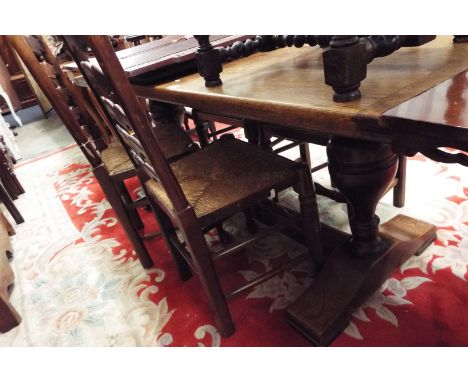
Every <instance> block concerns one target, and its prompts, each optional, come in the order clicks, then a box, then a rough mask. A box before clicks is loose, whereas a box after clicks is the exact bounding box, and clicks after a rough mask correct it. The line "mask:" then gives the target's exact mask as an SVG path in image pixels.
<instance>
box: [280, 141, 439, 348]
mask: <svg viewBox="0 0 468 382" xmlns="http://www.w3.org/2000/svg"><path fill="white" fill-rule="evenodd" d="M327 153H328V161H329V170H330V175H331V177H332V179H333V181H334V182H335V184H336V186H337V187H338V189H339V190H340V191H341V193H342V194H343V195H344V196H345V198H346V199H347V201H348V215H349V222H350V226H351V231H352V235H348V234H345V233H339V234H337V233H336V230H335V231H334V235H333V238H334V239H333V241H334V243H335V247H334V250H333V251H332V252H331V253H329V254H328V255H327V254H326V255H325V261H324V265H323V267H322V269H321V271H320V273H318V274H317V276H316V278H315V279H314V281H313V282H312V284H311V285H310V287H309V288H308V289H306V291H305V292H304V293H303V294H302V295H301V296H300V297H299V298H298V299H297V300H296V301H295V302H294V303H293V304H291V306H290V307H289V308H288V310H287V314H288V322H289V323H290V324H291V325H292V326H294V327H295V328H296V329H298V330H299V331H300V332H301V333H302V334H303V335H304V336H305V337H307V338H308V339H309V340H311V341H312V342H313V343H314V344H317V345H327V344H329V343H330V342H331V341H333V340H334V339H335V338H336V337H337V336H338V335H339V334H340V333H341V332H342V331H343V330H344V329H345V328H346V326H347V325H348V323H349V321H350V320H351V316H352V314H353V312H354V311H355V310H356V309H357V308H358V307H359V306H361V305H362V304H363V303H364V302H365V301H366V300H367V299H368V298H369V297H370V296H371V295H372V294H373V293H374V292H375V291H376V290H377V289H378V288H379V287H380V286H381V285H382V284H383V282H384V281H385V280H386V279H388V278H389V277H390V275H391V274H392V273H393V272H394V271H395V270H396V269H397V268H399V267H400V266H401V265H402V264H403V263H404V262H405V261H406V260H408V258H409V257H411V256H413V255H418V254H420V253H421V252H422V251H423V250H424V249H425V248H426V247H427V246H428V245H429V244H430V243H431V242H432V241H434V240H435V238H436V235H435V227H434V226H433V225H431V224H429V223H425V222H423V221H420V220H417V219H413V218H409V217H407V216H404V215H397V216H396V217H394V218H393V219H391V220H390V221H388V222H386V223H385V224H382V225H380V226H379V218H378V217H377V216H376V214H375V208H376V206H377V203H378V201H379V199H380V198H381V197H382V196H383V194H384V193H385V191H386V190H387V188H388V186H389V185H390V183H391V182H392V180H393V178H394V177H395V175H396V172H397V167H398V158H397V156H396V155H395V154H394V153H392V151H391V149H390V146H388V145H385V144H381V143H373V142H364V141H357V140H352V139H347V138H338V137H334V138H332V139H331V141H330V142H329V144H328V146H327ZM323 228H324V229H323V230H322V232H323V237H324V238H325V237H326V235H327V232H328V231H330V228H327V227H325V226H324V227H323ZM326 244H327V243H326V240H325V241H324V245H326Z"/></svg>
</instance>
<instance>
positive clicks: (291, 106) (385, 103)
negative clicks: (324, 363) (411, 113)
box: [134, 36, 468, 141]
mask: <svg viewBox="0 0 468 382" xmlns="http://www.w3.org/2000/svg"><path fill="white" fill-rule="evenodd" d="M467 58H468V44H464V43H461V44H453V43H452V37H451V36H440V37H438V38H436V39H435V40H434V41H432V42H430V43H428V44H426V45H423V46H419V47H414V48H401V49H400V50H398V51H396V52H395V53H393V54H392V55H390V56H387V57H383V58H377V59H376V60H374V61H373V62H372V63H370V64H369V65H368V73H367V78H366V79H365V80H364V81H363V82H362V85H361V93H362V98H361V99H359V100H356V101H352V102H348V103H336V102H334V101H333V99H332V89H331V87H329V86H327V85H325V83H324V75H323V64H322V52H321V49H320V48H318V47H314V48H311V47H304V48H301V49H297V48H283V49H279V50H276V51H273V52H268V53H256V54H254V55H252V56H251V57H248V58H244V59H241V60H237V61H234V62H231V63H228V64H225V65H224V70H223V72H222V73H221V79H222V81H223V85H222V86H219V87H214V88H206V87H205V86H204V81H203V79H202V78H201V77H200V76H199V75H198V74H194V75H190V76H186V77H183V78H181V79H178V80H175V81H171V82H167V83H164V84H161V85H144V86H139V85H135V86H134V88H135V91H136V93H137V95H139V96H141V97H145V98H149V99H153V100H158V101H164V102H171V103H177V104H183V105H186V106H191V107H194V108H197V109H200V110H202V111H205V112H209V113H214V114H225V115H230V116H234V117H241V118H242V117H243V118H249V119H254V120H260V121H264V122H269V123H275V124H280V125H285V126H293V127H294V128H295V129H297V130H298V131H299V130H302V131H303V132H307V131H309V132H314V133H320V134H336V135H341V136H347V137H352V138H365V139H371V140H379V141H390V140H391V131H390V128H389V127H387V126H385V125H383V126H381V125H380V124H379V117H380V116H381V115H382V114H383V113H385V112H386V111H388V110H389V109H392V108H395V107H396V106H398V105H400V104H402V103H403V102H405V101H407V100H409V99H411V98H413V97H415V96H417V95H419V94H421V93H423V92H424V91H426V90H428V89H430V88H432V87H434V86H435V85H438V84H440V83H442V82H443V81H445V80H447V79H450V78H452V77H453V76H455V75H457V74H458V73H460V72H462V71H464V70H466V69H468V59H467ZM465 131H468V130H465Z"/></svg>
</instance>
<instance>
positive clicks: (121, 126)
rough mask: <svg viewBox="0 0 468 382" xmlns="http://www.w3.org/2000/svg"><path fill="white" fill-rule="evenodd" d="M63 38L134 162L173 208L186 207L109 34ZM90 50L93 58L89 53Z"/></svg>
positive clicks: (185, 201)
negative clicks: (163, 190) (159, 187)
mask: <svg viewBox="0 0 468 382" xmlns="http://www.w3.org/2000/svg"><path fill="white" fill-rule="evenodd" d="M63 38H64V40H65V43H66V44H67V46H68V48H69V50H70V53H71V55H72V56H73V58H74V59H75V61H76V62H77V64H78V67H79V68H80V70H81V72H82V74H83V77H84V78H85V79H86V81H87V82H88V84H89V86H90V88H91V89H92V90H93V92H94V93H95V95H96V98H98V99H99V100H100V102H101V104H102V105H103V108H104V109H105V110H106V113H107V115H108V118H109V119H110V120H111V121H113V123H114V126H115V130H116V132H117V133H118V135H119V137H120V139H121V142H122V144H123V145H124V147H125V149H126V150H127V152H128V153H129V155H130V156H131V158H132V160H133V162H134V164H135V166H137V167H138V168H141V169H142V170H144V171H145V172H146V173H147V174H148V175H149V176H150V177H152V178H154V179H155V180H156V181H159V182H160V183H161V185H162V186H163V188H164V189H165V191H166V194H167V195H168V197H169V199H170V201H171V203H172V206H173V209H174V210H175V211H176V212H177V211H182V210H184V209H186V208H187V207H188V206H189V203H188V201H187V199H186V197H185V195H184V193H183V191H182V189H181V187H180V185H179V183H178V182H177V179H176V177H175V175H174V173H173V172H172V169H171V167H170V166H169V164H168V162H167V160H166V158H165V157H164V154H163V152H162V150H161V148H160V146H159V144H158V141H157V137H156V135H155V132H154V131H153V127H152V125H151V122H150V119H149V115H148V112H147V110H146V108H144V107H143V106H142V104H141V103H140V101H139V100H138V98H137V97H136V95H135V92H134V91H133V88H132V86H131V84H130V81H129V80H128V78H127V76H126V74H125V72H124V70H123V68H122V65H121V64H120V61H119V60H118V58H117V56H116V54H115V51H114V49H113V48H112V45H111V43H110V41H109V38H108V37H106V36H63ZM90 52H91V53H92V54H93V55H94V57H95V58H91V57H90ZM174 128H180V126H174Z"/></svg>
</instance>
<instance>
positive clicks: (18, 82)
mask: <svg viewBox="0 0 468 382" xmlns="http://www.w3.org/2000/svg"><path fill="white" fill-rule="evenodd" d="M0 58H1V60H2V61H3V63H4V64H5V67H6V68H7V70H8V73H9V77H10V78H9V79H4V80H9V82H10V83H11V85H12V88H13V90H14V92H15V93H16V94H15V95H16V96H17V98H18V99H19V101H20V104H21V107H20V108H21V109H24V108H27V107H30V106H33V105H36V104H37V103H38V102H37V98H36V95H35V94H34V91H33V90H32V89H31V86H30V85H29V82H28V79H27V78H26V75H25V73H24V72H23V69H22V66H21V63H20V62H19V60H18V58H17V57H16V54H15V52H14V51H13V49H12V48H11V46H10V44H9V43H8V40H7V38H6V36H4V35H0ZM0 75H3V76H5V75H8V74H7V73H4V74H1V73H0ZM10 97H11V95H10ZM15 108H16V106H15ZM0 109H1V112H6V111H7V110H8V106H7V105H6V102H5V100H4V99H3V98H0Z"/></svg>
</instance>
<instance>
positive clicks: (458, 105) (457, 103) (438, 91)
mask: <svg viewBox="0 0 468 382" xmlns="http://www.w3.org/2000/svg"><path fill="white" fill-rule="evenodd" d="M467 101H468V71H463V72H461V73H459V74H457V75H456V76H454V77H452V78H450V79H448V80H446V81H444V82H442V83H441V84H439V85H436V86H434V87H433V88H431V89H429V90H427V91H425V92H424V93H421V94H419V95H418V96H416V97H414V98H411V99H409V100H407V101H405V102H403V103H401V104H399V105H398V106H396V107H394V108H392V109H390V110H388V111H387V112H385V113H384V114H383V116H382V118H381V122H382V123H383V124H384V125H385V126H388V127H391V128H392V129H393V130H394V132H395V133H398V132H400V134H401V136H405V135H406V136H407V135H408V134H407V133H408V131H410V132H411V131H414V130H417V129H418V128H419V129H424V130H425V132H426V134H427V135H430V136H433V139H434V141H436V140H437V141H439V140H443V142H444V144H445V145H446V146H449V147H454V148H458V149H460V150H463V151H468V105H467ZM441 137H442V138H441ZM406 140H407V137H406ZM414 144H415V145H417V144H418V142H415V143H414Z"/></svg>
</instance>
